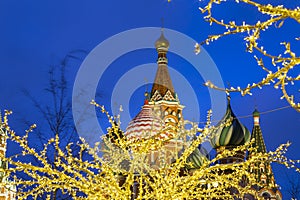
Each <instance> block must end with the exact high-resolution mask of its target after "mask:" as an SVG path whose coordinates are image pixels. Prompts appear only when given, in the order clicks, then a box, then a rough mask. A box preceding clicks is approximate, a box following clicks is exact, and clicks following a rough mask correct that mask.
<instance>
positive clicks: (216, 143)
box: [124, 31, 282, 200]
mask: <svg viewBox="0 0 300 200" xmlns="http://www.w3.org/2000/svg"><path fill="white" fill-rule="evenodd" d="M169 45H170V43H169V41H168V40H167V39H166V38H165V36H164V33H163V31H162V32H161V35H160V37H159V38H158V40H157V41H156V42H155V48H156V50H157V54H158V58H157V71H156V76H155V80H154V83H153V86H152V89H151V92H146V93H145V101H144V105H143V106H142V108H141V110H140V111H139V113H138V114H137V115H136V116H135V117H134V118H133V119H132V120H131V121H130V122H129V124H128V126H127V128H126V131H125V133H124V135H125V136H126V139H127V140H129V141H138V140H140V139H143V140H147V139H149V138H151V137H153V136H155V137H157V136H158V137H159V139H162V140H164V139H167V138H169V140H168V142H167V143H166V144H165V146H164V148H162V149H160V150H159V151H157V150H151V151H150V153H149V155H148V161H149V164H150V166H151V167H152V168H155V169H159V168H160V167H163V166H164V165H165V164H170V163H172V162H173V161H174V160H175V159H176V158H178V155H180V153H182V150H183V149H184V148H185V146H186V143H187V141H186V139H184V138H183V137H180V136H178V135H176V134H178V130H179V129H180V128H182V126H183V125H182V124H183V122H184V118H183V115H182V110H183V109H184V106H183V105H181V104H180V101H179V98H178V96H177V94H176V92H175V90H174V87H173V84H172V80H171V77H170V74H169V71H168V58H167V52H168V48H169ZM227 98H228V100H227V109H226V113H225V115H224V116H223V118H222V119H221V120H220V122H219V124H221V123H222V122H225V121H226V120H231V123H230V125H229V126H218V125H217V129H216V130H214V133H213V137H212V138H211V139H210V143H211V145H212V147H213V148H214V149H215V150H216V154H219V153H222V152H223V151H224V150H232V149H234V148H236V147H238V146H240V145H244V144H246V143H248V142H250V141H252V139H255V140H254V143H253V144H252V147H254V148H256V149H257V151H256V152H255V153H266V152H267V150H266V146H265V142H264V139H263V135H262V130H261V128H260V122H259V121H260V113H259V112H258V111H257V110H256V109H255V111H254V112H253V122H254V125H253V128H252V133H250V131H249V130H248V129H247V128H246V127H245V126H244V125H243V124H242V123H241V122H240V121H239V120H238V119H237V118H236V116H235V114H234V112H233V110H232V108H231V105H230V97H229V96H228V97H227ZM162 129H164V130H168V131H161V130H162ZM252 154H254V152H251V151H248V152H247V153H245V152H237V153H236V154H235V155H234V156H231V157H228V158H222V159H221V160H219V161H218V162H219V163H218V164H224V165H226V164H233V163H239V162H244V161H245V160H246V159H248V158H250V157H251V156H252ZM205 159H209V156H208V153H207V151H206V150H205V149H204V148H203V147H199V148H196V149H195V150H194V151H193V153H192V154H191V155H190V156H189V157H188V158H187V162H192V166H193V169H189V170H190V171H192V170H195V169H197V168H199V167H200V166H201V164H202V162H203V160H205ZM254 165H255V166H254ZM249 171H250V173H253V174H254V176H255V179H256V181H257V182H258V183H259V185H261V186H253V187H252V188H253V190H255V191H256V192H257V193H258V195H259V196H261V197H263V199H274V200H281V199H282V195H281V192H280V191H279V188H278V186H277V185H276V183H275V179H274V175H273V172H272V168H271V165H270V163H268V162H266V161H265V160H263V159H262V160H261V162H258V163H255V164H251V166H250V167H249ZM263 186H265V187H263ZM270 186H271V187H270ZM270 188H271V189H270ZM243 199H244V200H255V199H256V198H255V197H254V196H253V195H251V194H249V195H248V194H246V195H245V196H244V197H243Z"/></svg>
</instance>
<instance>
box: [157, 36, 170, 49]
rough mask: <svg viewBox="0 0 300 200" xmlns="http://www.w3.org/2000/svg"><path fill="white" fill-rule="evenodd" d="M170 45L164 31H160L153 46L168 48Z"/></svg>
mask: <svg viewBox="0 0 300 200" xmlns="http://www.w3.org/2000/svg"><path fill="white" fill-rule="evenodd" d="M169 46H170V43H169V41H168V40H167V39H166V38H165V36H164V33H163V32H161V35H160V37H159V38H158V39H157V40H156V42H155V48H156V49H158V48H166V49H168V48H169Z"/></svg>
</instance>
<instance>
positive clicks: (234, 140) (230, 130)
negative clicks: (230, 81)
mask: <svg viewBox="0 0 300 200" xmlns="http://www.w3.org/2000/svg"><path fill="white" fill-rule="evenodd" d="M227 121H230V125H223V126H221V124H223V123H226V122H227ZM216 127H217V129H216V130H215V131H214V132H213V133H212V134H213V135H212V138H211V141H210V142H211V145H212V146H213V148H216V149H217V148H219V147H222V146H223V147H226V146H227V147H230V146H233V147H234V146H239V145H243V144H245V143H247V142H249V141H250V132H249V130H248V129H247V128H246V127H245V126H244V125H243V124H241V123H240V121H239V120H238V119H237V118H236V116H235V115H234V113H233V112H232V109H231V106H230V100H229V97H228V104H227V110H226V113H225V115H224V117H223V118H222V119H221V121H220V122H219V123H218V124H217V126H216Z"/></svg>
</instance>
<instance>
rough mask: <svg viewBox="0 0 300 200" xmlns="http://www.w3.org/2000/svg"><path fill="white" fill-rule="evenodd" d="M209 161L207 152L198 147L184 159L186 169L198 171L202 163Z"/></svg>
mask: <svg viewBox="0 0 300 200" xmlns="http://www.w3.org/2000/svg"><path fill="white" fill-rule="evenodd" d="M207 161H209V154H208V152H207V150H206V149H205V148H204V147H202V145H199V147H197V148H196V149H195V150H194V151H193V152H192V153H191V154H190V155H189V157H188V158H187V159H186V163H187V166H186V168H187V169H199V168H200V167H201V166H202V165H203V163H205V162H207Z"/></svg>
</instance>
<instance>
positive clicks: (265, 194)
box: [262, 192, 271, 200]
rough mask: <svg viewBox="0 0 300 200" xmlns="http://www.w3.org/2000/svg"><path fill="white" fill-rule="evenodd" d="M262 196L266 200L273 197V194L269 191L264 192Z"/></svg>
mask: <svg viewBox="0 0 300 200" xmlns="http://www.w3.org/2000/svg"><path fill="white" fill-rule="evenodd" d="M262 197H263V198H264V199H266V200H269V199H271V195H270V194H269V193H268V192H264V193H263V195H262Z"/></svg>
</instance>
